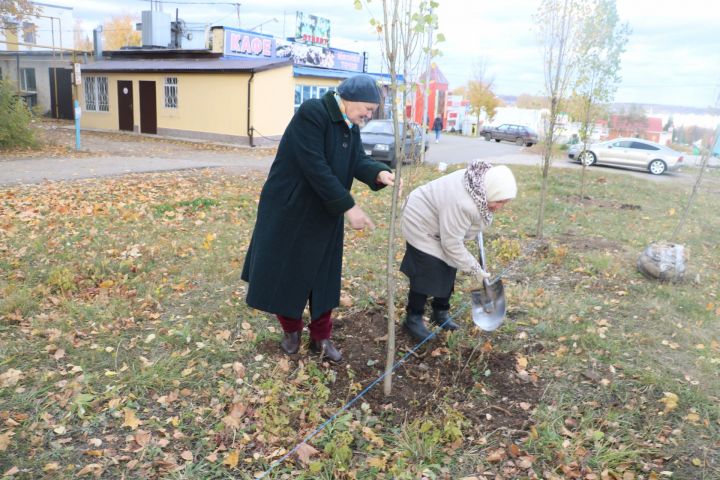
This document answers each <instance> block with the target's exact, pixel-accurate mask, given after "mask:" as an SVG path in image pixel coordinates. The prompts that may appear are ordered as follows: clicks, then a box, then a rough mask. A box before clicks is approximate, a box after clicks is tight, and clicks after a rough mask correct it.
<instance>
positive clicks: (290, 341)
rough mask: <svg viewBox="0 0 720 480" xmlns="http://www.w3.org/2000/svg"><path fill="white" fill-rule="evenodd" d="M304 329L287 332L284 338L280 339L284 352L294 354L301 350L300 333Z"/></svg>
mask: <svg viewBox="0 0 720 480" xmlns="http://www.w3.org/2000/svg"><path fill="white" fill-rule="evenodd" d="M301 334H302V330H300V331H297V332H285V335H284V336H283V339H282V340H281V341H280V348H282V350H283V352H285V353H287V354H290V355H294V354H296V353H297V352H298V350H300V335H301Z"/></svg>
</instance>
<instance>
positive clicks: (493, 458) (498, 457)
mask: <svg viewBox="0 0 720 480" xmlns="http://www.w3.org/2000/svg"><path fill="white" fill-rule="evenodd" d="M506 457H507V454H506V453H505V450H504V449H502V448H498V449H496V450H493V451H492V452H490V453H488V456H487V458H486V460H487V461H488V462H490V463H499V462H502V461H503V460H505V458H506Z"/></svg>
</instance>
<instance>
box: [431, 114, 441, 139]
mask: <svg viewBox="0 0 720 480" xmlns="http://www.w3.org/2000/svg"><path fill="white" fill-rule="evenodd" d="M432 128H433V130H434V131H435V143H440V132H441V131H442V129H443V120H442V117H441V116H440V115H438V116H437V117H435V120H434V121H433V127H432Z"/></svg>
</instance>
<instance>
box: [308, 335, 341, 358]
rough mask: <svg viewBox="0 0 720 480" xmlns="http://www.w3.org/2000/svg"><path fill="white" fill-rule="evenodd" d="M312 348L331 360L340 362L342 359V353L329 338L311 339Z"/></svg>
mask: <svg viewBox="0 0 720 480" xmlns="http://www.w3.org/2000/svg"><path fill="white" fill-rule="evenodd" d="M310 350H312V351H313V352H316V353H322V356H323V358H327V359H328V360H330V361H331V362H339V361H340V360H342V354H341V353H340V351H339V350H338V349H337V348H335V345H333V343H332V342H331V341H330V339H329V338H326V339H325V340H310Z"/></svg>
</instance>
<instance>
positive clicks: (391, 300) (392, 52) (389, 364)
mask: <svg viewBox="0 0 720 480" xmlns="http://www.w3.org/2000/svg"><path fill="white" fill-rule="evenodd" d="M383 13H384V18H385V25H386V29H385V45H386V51H387V57H388V68H389V70H390V83H391V85H392V86H397V70H396V69H397V65H396V62H397V52H398V49H397V45H398V43H397V38H392V39H391V38H390V36H391V35H397V30H398V4H397V2H395V4H394V10H393V14H392V26H391V28H389V29H388V28H387V27H388V26H390V24H389V23H388V18H387V16H388V15H387V0H383ZM391 47H392V48H391ZM391 93H392V96H393V97H392V99H391V102H390V105H391V108H392V112H393V115H392V118H393V132H394V135H395V185H394V186H393V195H392V204H391V208H392V210H391V213H390V228H389V232H388V251H387V265H386V267H387V268H386V271H387V273H386V275H387V277H386V280H387V308H388V310H387V312H388V318H387V337H388V338H387V352H386V353H387V354H386V358H385V379H384V380H383V393H384V394H385V396H388V395H390V393H391V392H392V368H393V365H394V364H395V276H394V268H393V267H394V265H395V222H396V219H397V204H398V197H399V195H400V180H401V178H402V177H401V175H402V164H403V159H402V151H401V148H402V147H401V145H404V144H405V142H404V140H405V139H404V135H405V132H402V136H400V132H398V105H397V90H396V89H391ZM403 108H404V105H403ZM401 139H402V142H401Z"/></svg>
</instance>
